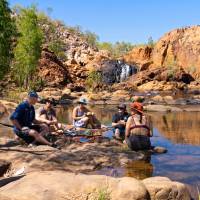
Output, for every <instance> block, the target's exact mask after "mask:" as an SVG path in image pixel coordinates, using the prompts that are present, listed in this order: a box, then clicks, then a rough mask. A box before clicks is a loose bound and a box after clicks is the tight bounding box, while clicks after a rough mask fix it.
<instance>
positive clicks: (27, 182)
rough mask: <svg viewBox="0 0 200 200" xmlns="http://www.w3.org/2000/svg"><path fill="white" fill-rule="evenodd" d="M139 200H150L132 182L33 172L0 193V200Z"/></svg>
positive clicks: (127, 179)
mask: <svg viewBox="0 0 200 200" xmlns="http://www.w3.org/2000/svg"><path fill="white" fill-rule="evenodd" d="M100 198H104V199H111V200H116V199H117V200H128V199H130V200H140V199H146V200H148V199H149V194H148V192H147V190H146V188H145V186H144V184H143V183H142V182H140V181H138V180H137V179H134V178H128V177H126V178H118V179H115V178H111V177H106V176H100V175H91V176H88V175H83V174H78V175H75V174H72V173H67V172H63V171H46V172H33V173H30V174H28V175H27V176H25V177H23V178H21V179H19V180H17V181H15V182H12V183H10V184H8V185H6V186H4V187H2V188H1V189H0V199H5V200H8V199H12V200H29V199H34V200H54V199H58V200H61V199H63V200H73V199H74V200H86V199H87V200H94V199H100Z"/></svg>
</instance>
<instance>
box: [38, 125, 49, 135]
mask: <svg viewBox="0 0 200 200" xmlns="http://www.w3.org/2000/svg"><path fill="white" fill-rule="evenodd" d="M40 127H41V129H42V131H41V132H40V135H42V136H44V135H47V134H49V133H50V127H49V126H48V125H47V124H45V123H43V124H40Z"/></svg>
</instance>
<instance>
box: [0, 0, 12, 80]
mask: <svg viewBox="0 0 200 200" xmlns="http://www.w3.org/2000/svg"><path fill="white" fill-rule="evenodd" d="M14 35H15V24H14V21H13V20H12V18H11V10H10V8H9V6H8V2H7V1H6V0H1V1H0V79H2V78H3V76H4V75H5V74H6V73H7V72H8V70H9V66H10V62H11V58H12V40H13V37H14Z"/></svg>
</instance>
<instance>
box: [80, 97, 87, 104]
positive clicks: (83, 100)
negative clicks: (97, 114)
mask: <svg viewBox="0 0 200 200" xmlns="http://www.w3.org/2000/svg"><path fill="white" fill-rule="evenodd" d="M78 103H79V104H84V105H87V103H88V102H87V100H86V99H85V98H80V99H79V101H78Z"/></svg>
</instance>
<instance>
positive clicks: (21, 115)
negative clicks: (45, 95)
mask: <svg viewBox="0 0 200 200" xmlns="http://www.w3.org/2000/svg"><path fill="white" fill-rule="evenodd" d="M37 101H38V95H37V93H36V92H34V91H32V92H29V93H28V97H27V99H26V100H25V101H23V102H22V103H20V104H19V105H18V106H17V108H16V109H15V111H14V112H13V113H12V115H11V116H10V120H11V121H12V123H13V125H14V133H15V134H16V135H17V136H18V137H20V138H22V139H23V140H24V141H25V142H26V143H32V142H38V143H40V144H44V145H50V146H53V144H52V143H50V142H48V141H47V140H46V139H45V138H44V137H43V136H42V135H44V133H46V131H47V129H46V126H44V125H42V124H41V122H40V121H38V120H36V119H35V109H34V107H33V105H35V104H36V103H37Z"/></svg>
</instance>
